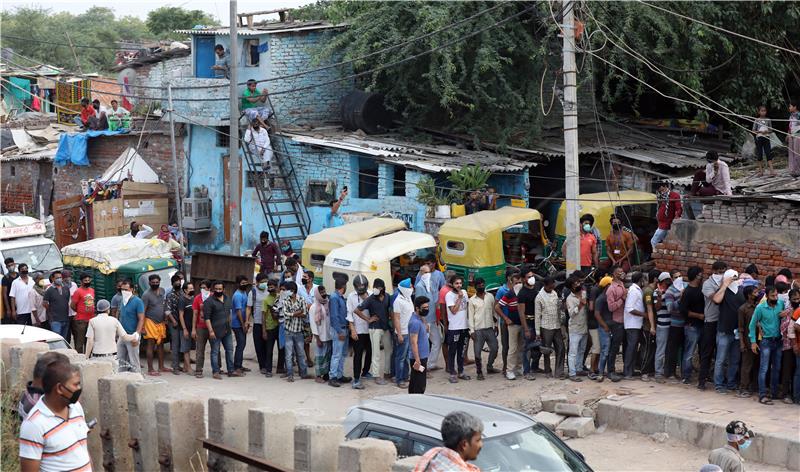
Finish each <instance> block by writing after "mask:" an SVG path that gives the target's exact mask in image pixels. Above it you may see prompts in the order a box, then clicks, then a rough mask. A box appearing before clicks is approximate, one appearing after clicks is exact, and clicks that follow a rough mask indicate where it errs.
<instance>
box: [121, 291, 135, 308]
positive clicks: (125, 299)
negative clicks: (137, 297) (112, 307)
mask: <svg viewBox="0 0 800 472" xmlns="http://www.w3.org/2000/svg"><path fill="white" fill-rule="evenodd" d="M121 293H122V304H123V305H127V304H128V300H130V299H131V297H132V296H133V292H131V291H130V290H122V292H121Z"/></svg>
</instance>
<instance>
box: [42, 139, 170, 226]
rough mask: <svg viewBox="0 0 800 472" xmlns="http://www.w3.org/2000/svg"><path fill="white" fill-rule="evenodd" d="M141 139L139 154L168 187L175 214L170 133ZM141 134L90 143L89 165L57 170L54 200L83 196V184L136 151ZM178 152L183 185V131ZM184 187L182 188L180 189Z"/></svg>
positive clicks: (54, 177) (69, 166)
mask: <svg viewBox="0 0 800 472" xmlns="http://www.w3.org/2000/svg"><path fill="white" fill-rule="evenodd" d="M148 134H149V132H147V133H146V134H145V137H144V138H143V140H142V145H141V147H139V154H140V155H141V156H142V158H143V159H144V160H145V162H147V164H148V165H150V167H152V168H153V171H155V173H156V174H158V176H159V177H160V178H161V179H162V181H163V182H164V183H166V184H167V188H168V190H169V199H170V211H174V198H173V197H174V191H175V190H174V186H175V179H174V175H175V174H174V171H173V168H172V154H171V144H170V137H169V133H164V132H161V131H157V132H154V133H152V134H150V137H149V138H148V137H147V135H148ZM138 140H139V134H138V133H135V134H133V133H132V134H128V135H116V136H100V137H97V138H92V139H90V140H89V146H88V155H89V162H90V163H91V165H89V166H75V165H72V164H68V165H67V166H64V167H58V168H56V169H54V175H53V179H54V183H55V185H54V187H55V188H54V192H53V198H54V200H61V199H63V198H67V197H73V196H76V195H80V192H81V181H82V180H90V179H97V178H99V177H101V176H102V175H103V172H105V171H106V169H108V167H109V166H111V164H113V163H114V161H115V160H116V159H117V158H118V157H119V156H120V155H121V154H122V152H123V151H125V149H127V148H128V147H129V146H130V147H133V148H134V149H135V148H136V145H137V142H138ZM176 140H177V143H176V144H177V149H178V154H177V157H178V159H177V160H178V176H179V179H180V181H181V186H182V185H183V179H184V153H183V144H182V138H181V133H180V130H177V131H176ZM181 188H183V187H181Z"/></svg>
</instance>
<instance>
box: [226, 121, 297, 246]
mask: <svg viewBox="0 0 800 472" xmlns="http://www.w3.org/2000/svg"><path fill="white" fill-rule="evenodd" d="M244 131H245V130H244V129H243V130H242V136H243V135H244ZM269 134H270V141H271V143H272V147H273V157H272V161H271V169H270V172H269V173H266V172H265V169H264V167H263V166H262V163H261V159H260V158H259V157H258V156H254V155H253V153H252V152H250V146H249V145H248V143H245V142H244V140H243V139H242V140H239V147H240V148H241V149H242V153H243V155H244V159H245V162H246V165H247V168H246V170H248V171H249V172H250V175H252V176H253V178H252V181H253V182H252V185H253V188H254V189H255V191H256V195H257V196H258V200H259V203H260V204H261V210H262V211H263V213H264V219H265V221H266V222H267V226H268V231H269V233H270V236H271V238H272V240H273V241H276V242H278V243H279V244H280V243H281V242H283V241H288V242H290V243H291V242H292V241H302V240H304V239H306V236H308V232H309V225H310V222H311V218H310V216H309V214H308V207H307V206H306V202H305V196H304V195H303V192H302V191H301V190H300V180H299V179H298V178H297V173H296V172H295V168H294V164H292V160H291V159H290V158H289V155H288V152H279V151H277V150H276V149H275V148H276V146H275V141H274V134H273V133H272V132H271V131H270V133H269ZM281 144H282V146H283V149H284V151H286V145H285V143H284V142H283V141H282V140H281ZM265 175H266V177H265V178H258V177H256V176H259V177H263V176H265Z"/></svg>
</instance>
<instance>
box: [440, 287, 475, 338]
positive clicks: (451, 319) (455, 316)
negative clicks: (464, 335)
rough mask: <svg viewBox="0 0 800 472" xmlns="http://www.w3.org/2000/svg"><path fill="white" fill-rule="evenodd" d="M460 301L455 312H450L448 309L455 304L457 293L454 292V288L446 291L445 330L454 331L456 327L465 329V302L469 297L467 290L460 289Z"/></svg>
mask: <svg viewBox="0 0 800 472" xmlns="http://www.w3.org/2000/svg"><path fill="white" fill-rule="evenodd" d="M461 294H462V295H463V296H462V297H461V302H460V303H459V305H458V309H457V310H456V312H455V313H453V312H452V310H451V309H450V308H451V307H453V306H455V304H456V300H458V295H457V294H456V292H455V290H451V291H450V292H448V293H447V295H445V297H444V301H445V303H447V330H448V331H455V330H457V329H467V302H468V300H469V298H468V297H467V291H466V290H461Z"/></svg>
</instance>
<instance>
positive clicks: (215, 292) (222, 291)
mask: <svg viewBox="0 0 800 472" xmlns="http://www.w3.org/2000/svg"><path fill="white" fill-rule="evenodd" d="M223 295H225V291H224V290H219V291H217V290H214V296H215V297H217V298H219V297H222V296H223Z"/></svg>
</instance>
